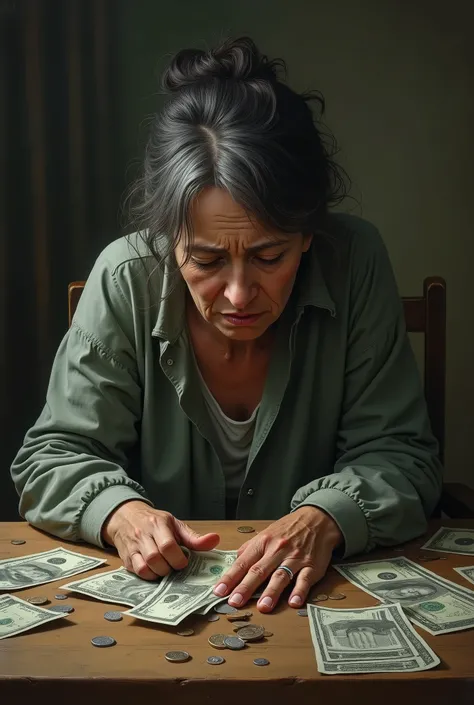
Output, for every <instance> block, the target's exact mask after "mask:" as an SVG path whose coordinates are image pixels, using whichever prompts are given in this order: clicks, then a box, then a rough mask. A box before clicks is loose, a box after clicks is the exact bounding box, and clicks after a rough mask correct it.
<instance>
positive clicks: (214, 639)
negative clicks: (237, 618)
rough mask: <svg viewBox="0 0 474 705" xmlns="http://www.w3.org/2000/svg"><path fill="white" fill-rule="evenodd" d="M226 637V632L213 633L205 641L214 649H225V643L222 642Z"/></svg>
mask: <svg viewBox="0 0 474 705" xmlns="http://www.w3.org/2000/svg"><path fill="white" fill-rule="evenodd" d="M225 638H226V634H213V635H212V636H210V637H209V639H208V640H207V643H208V644H210V645H211V646H213V647H214V649H226V648H227V647H226V645H225V644H224V639H225Z"/></svg>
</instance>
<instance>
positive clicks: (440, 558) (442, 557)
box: [438, 556, 448, 561]
mask: <svg viewBox="0 0 474 705" xmlns="http://www.w3.org/2000/svg"><path fill="white" fill-rule="evenodd" d="M438 558H439V560H440V561H447V560H448V558H447V556H438Z"/></svg>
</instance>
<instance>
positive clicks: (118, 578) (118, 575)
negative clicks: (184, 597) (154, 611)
mask: <svg viewBox="0 0 474 705" xmlns="http://www.w3.org/2000/svg"><path fill="white" fill-rule="evenodd" d="M159 584H160V580H159V579H158V580H155V581H150V580H143V579H142V578H139V577H138V575H135V573H129V571H128V570H125V568H123V567H122V568H119V569H118V570H108V571H107V572H105V573H99V574H98V575H91V576H90V577H88V578H83V579H82V580H74V581H73V582H71V583H67V584H66V585H61V588H60V589H61V590H71V591H73V592H79V593H81V594H82V595H88V596H89V597H95V598H96V599H97V600H102V601H103V602H114V603H118V604H119V605H128V606H129V607H135V606H136V605H139V604H140V602H143V600H145V599H146V598H147V597H148V596H149V595H151V594H152V593H154V592H155V591H156V590H157V588H158V586H159Z"/></svg>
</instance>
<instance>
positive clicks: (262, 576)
mask: <svg viewBox="0 0 474 705" xmlns="http://www.w3.org/2000/svg"><path fill="white" fill-rule="evenodd" d="M281 560H282V556H281V553H280V552H278V553H275V554H265V555H264V556H263V558H261V559H260V560H259V561H257V562H256V563H253V564H252V565H251V566H250V567H249V569H248V571H247V574H246V575H245V576H244V578H243V579H242V580H241V581H240V583H239V584H238V585H237V587H235V588H234V590H233V591H232V595H231V596H230V597H229V600H228V602H229V605H232V607H240V606H242V605H244V604H245V603H246V602H247V600H249V599H250V598H251V597H252V595H253V593H254V592H255V591H256V589H257V588H258V586H259V585H261V584H262V583H263V581H264V580H266V579H267V578H268V576H269V575H270V574H271V573H273V571H274V570H275V569H276V568H277V567H278V566H279V565H280V563H281ZM266 592H267V590H265V593H266ZM262 599H263V596H262V598H260V601H259V603H258V604H257V607H259V605H262V604H263V605H264V606H265V604H267V603H268V602H269V601H267V603H265V602H263V603H262ZM259 609H260V607H259ZM264 609H265V607H264Z"/></svg>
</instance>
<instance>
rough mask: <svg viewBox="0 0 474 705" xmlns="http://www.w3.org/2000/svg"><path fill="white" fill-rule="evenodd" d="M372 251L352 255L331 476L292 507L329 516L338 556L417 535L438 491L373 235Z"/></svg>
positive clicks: (389, 279)
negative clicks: (338, 535)
mask: <svg viewBox="0 0 474 705" xmlns="http://www.w3.org/2000/svg"><path fill="white" fill-rule="evenodd" d="M366 244H367V243H366ZM370 245H371V247H370V254H369V255H367V256H366V255H361V254H360V253H359V255H358V256H357V255H355V257H354V259H355V261H354V266H353V271H352V278H351V293H350V316H349V326H348V341H347V356H346V370H345V394H344V401H343V405H342V409H341V416H340V424H339V432H338V440H337V456H336V457H337V460H336V464H335V467H334V473H333V474H331V475H327V476H325V477H321V478H318V479H317V480H315V481H313V482H310V483H309V484H307V485H305V486H304V487H301V488H299V489H298V490H297V492H296V493H295V495H294V497H293V500H292V505H291V506H292V510H294V509H296V508H297V507H299V506H302V505H313V506H315V507H319V508H320V509H322V510H324V511H326V512H327V513H328V514H329V515H331V516H332V517H333V519H334V520H335V521H336V522H337V524H338V525H339V528H340V529H341V532H342V534H343V536H344V542H345V553H344V556H345V557H347V556H350V555H353V554H355V553H360V552H362V551H369V550H371V549H372V548H374V547H375V546H376V545H380V546H389V545H394V544H397V543H401V542H403V541H407V540H410V539H412V538H414V537H416V536H419V535H421V534H422V533H424V531H425V530H426V526H427V518H428V517H429V516H430V515H431V513H432V512H433V510H434V508H435V507H436V504H437V502H438V501H439V497H440V494H441V485H442V467H441V463H440V461H439V459H438V447H437V442H436V441H435V439H434V437H433V435H432V433H431V429H430V424H429V419H428V415H427V409H426V404H425V399H424V394H423V389H422V385H421V379H420V376H419V373H418V368H417V364H416V360H415V357H414V355H413V352H412V348H411V345H410V342H409V339H408V336H407V333H406V327H405V320H404V314H403V308H402V305H401V299H400V297H399V294H398V290H397V286H396V283H395V279H394V276H393V272H392V268H391V265H390V262H389V258H388V254H387V252H386V250H385V247H384V246H383V243H382V241H381V238H380V236H378V234H377V235H376V236H372V237H371V239H370Z"/></svg>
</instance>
